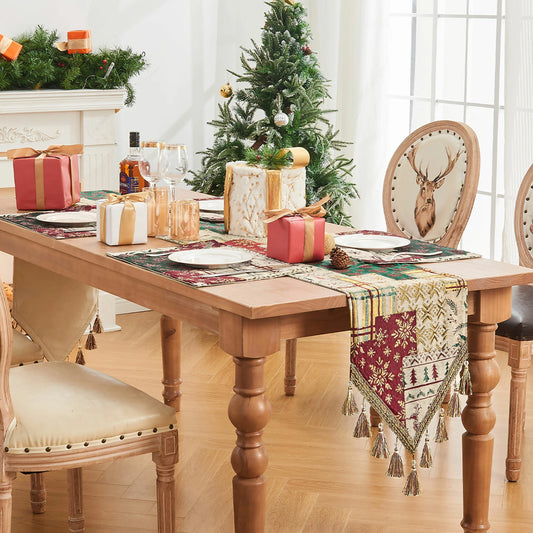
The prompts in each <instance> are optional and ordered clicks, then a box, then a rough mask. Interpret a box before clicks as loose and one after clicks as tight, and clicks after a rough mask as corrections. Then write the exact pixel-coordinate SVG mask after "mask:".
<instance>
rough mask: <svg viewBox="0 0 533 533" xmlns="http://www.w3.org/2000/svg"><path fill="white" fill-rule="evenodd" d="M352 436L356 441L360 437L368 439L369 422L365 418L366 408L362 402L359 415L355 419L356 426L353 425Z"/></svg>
mask: <svg viewBox="0 0 533 533" xmlns="http://www.w3.org/2000/svg"><path fill="white" fill-rule="evenodd" d="M353 436H354V437H356V438H357V439H360V438H362V437H370V422H369V421H368V418H367V416H366V407H365V402H364V400H363V407H362V408H361V414H360V415H359V418H358V419H357V424H355V429H354V430H353Z"/></svg>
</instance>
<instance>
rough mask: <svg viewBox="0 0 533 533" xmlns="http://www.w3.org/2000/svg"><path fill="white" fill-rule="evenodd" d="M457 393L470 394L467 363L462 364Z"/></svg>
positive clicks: (470, 385) (470, 387)
mask: <svg viewBox="0 0 533 533" xmlns="http://www.w3.org/2000/svg"><path fill="white" fill-rule="evenodd" d="M459 392H460V393H461V394H466V395H470V394H472V378H471V377H470V369H469V368H468V361H465V362H464V365H463V368H462V369H461V379H460V380H459Z"/></svg>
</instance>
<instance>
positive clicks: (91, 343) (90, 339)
mask: <svg viewBox="0 0 533 533" xmlns="http://www.w3.org/2000/svg"><path fill="white" fill-rule="evenodd" d="M96 348H97V346H96V339H95V338H94V333H93V330H92V329H91V331H90V332H89V335H87V340H86V341H85V349H86V350H95V349H96Z"/></svg>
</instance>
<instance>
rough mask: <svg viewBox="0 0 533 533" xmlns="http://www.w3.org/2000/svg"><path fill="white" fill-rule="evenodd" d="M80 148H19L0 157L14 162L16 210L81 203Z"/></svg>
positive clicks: (64, 146) (70, 146)
mask: <svg viewBox="0 0 533 533" xmlns="http://www.w3.org/2000/svg"><path fill="white" fill-rule="evenodd" d="M82 152H83V145H81V144H72V145H63V146H49V147H48V148H47V149H46V150H34V149H33V148H19V149H15V150H8V151H7V152H4V153H2V154H0V155H5V156H7V157H8V158H10V159H13V173H14V175H15V196H16V200H17V209H25V210H27V209H32V210H38V211H39V210H43V209H65V208H66V207H69V206H71V205H73V204H75V203H76V202H79V201H80V171H79V160H78V154H81V153H82Z"/></svg>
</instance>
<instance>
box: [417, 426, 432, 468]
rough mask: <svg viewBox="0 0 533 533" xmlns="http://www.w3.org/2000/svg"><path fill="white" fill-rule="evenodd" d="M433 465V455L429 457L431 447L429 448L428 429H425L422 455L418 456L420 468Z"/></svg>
mask: <svg viewBox="0 0 533 533" xmlns="http://www.w3.org/2000/svg"><path fill="white" fill-rule="evenodd" d="M432 466H433V457H431V449H430V448H429V431H427V430H426V442H425V443H424V448H423V449H422V456H421V457H420V468H431V467H432Z"/></svg>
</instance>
